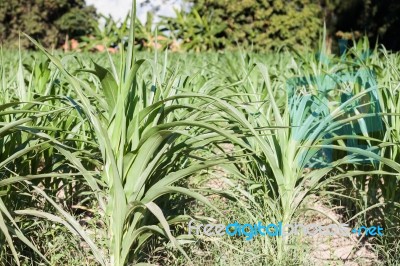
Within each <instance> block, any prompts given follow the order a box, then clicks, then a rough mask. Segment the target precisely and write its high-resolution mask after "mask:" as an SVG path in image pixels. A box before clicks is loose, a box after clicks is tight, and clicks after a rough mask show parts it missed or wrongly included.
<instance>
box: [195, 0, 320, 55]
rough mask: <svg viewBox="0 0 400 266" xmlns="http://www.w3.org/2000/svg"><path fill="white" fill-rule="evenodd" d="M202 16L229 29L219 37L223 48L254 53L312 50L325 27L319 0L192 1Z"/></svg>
mask: <svg viewBox="0 0 400 266" xmlns="http://www.w3.org/2000/svg"><path fill="white" fill-rule="evenodd" d="M189 2H191V3H192V4H193V9H195V10H196V11H197V12H198V13H199V15H200V16H201V17H206V18H207V20H208V21H211V22H212V23H213V24H215V25H224V24H226V25H227V27H226V28H225V29H224V31H223V32H222V33H218V38H221V39H222V40H223V41H222V42H221V43H224V44H226V46H225V47H223V48H236V47H237V45H239V46H243V47H250V46H252V47H253V48H254V50H266V49H276V48H280V47H282V46H284V45H292V46H294V47H295V48H304V47H313V46H314V45H315V44H316V43H317V40H318V32H319V31H320V30H321V27H322V20H321V14H322V13H321V12H322V9H321V6H320V4H319V0H291V1H288V0H243V1H235V2H232V1H230V0H190V1H189Z"/></svg>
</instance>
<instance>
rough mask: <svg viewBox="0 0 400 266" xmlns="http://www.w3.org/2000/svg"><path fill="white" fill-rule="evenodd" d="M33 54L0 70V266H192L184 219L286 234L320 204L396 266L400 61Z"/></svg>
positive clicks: (271, 253) (7, 61)
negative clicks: (284, 229) (372, 230)
mask: <svg viewBox="0 0 400 266" xmlns="http://www.w3.org/2000/svg"><path fill="white" fill-rule="evenodd" d="M26 38H28V37H26ZM31 41H32V42H34V43H36V42H35V41H34V40H31ZM37 45H38V47H39V48H40V45H39V44H37ZM40 49H41V51H40V52H35V53H26V52H18V51H17V52H13V51H2V52H1V56H0V62H1V63H0V91H1V93H0V99H1V100H0V103H1V105H0V124H1V128H0V232H1V233H0V261H1V262H0V264H1V265H15V264H17V265H20V264H21V265H39V264H51V265H98V264H100V265H128V264H130V263H139V262H152V263H157V259H154V257H153V259H149V254H162V256H161V257H163V258H159V261H158V263H161V264H163V265H166V264H182V265H187V264H189V263H191V262H192V263H193V264H196V261H197V262H199V259H198V258H196V256H201V255H196V253H195V252H193V247H197V248H198V249H200V250H202V249H203V250H204V249H206V247H207V248H211V246H210V245H209V244H207V243H209V241H210V239H207V238H198V237H196V236H193V235H189V234H188V231H187V223H188V222H189V221H190V220H191V219H197V220H201V221H222V220H224V219H228V218H229V219H231V221H234V220H233V219H243V220H246V221H244V222H252V223H256V222H258V221H263V222H264V223H268V222H271V221H272V222H283V223H294V222H296V221H301V219H303V218H302V216H303V214H304V213H311V215H312V214H313V213H314V214H315V213H317V212H319V213H321V212H322V214H324V211H321V210H317V209H315V208H311V207H310V205H309V203H310V199H311V198H312V199H315V197H317V199H319V200H320V201H321V202H322V201H324V202H328V203H324V204H325V205H329V206H330V207H332V208H334V207H341V208H336V211H335V212H337V213H340V217H341V218H340V219H341V221H337V220H336V219H333V221H332V222H347V223H348V224H350V225H352V226H357V225H378V224H379V225H380V226H382V227H383V228H384V229H385V231H384V232H385V233H384V235H383V236H381V237H375V238H368V237H365V236H359V238H358V240H359V245H363V244H365V243H368V244H369V245H370V246H371V249H372V250H373V251H374V252H375V253H376V254H377V256H378V259H380V260H383V261H385V262H386V263H388V264H390V263H393V265H395V262H396V260H397V259H398V251H399V248H398V240H397V233H398V232H399V226H400V220H399V217H398V214H399V211H398V207H400V206H399V203H400V193H399V190H400V187H399V175H400V153H399V143H400V133H399V132H400V116H399V114H400V95H399V91H400V72H399V71H400V69H399V67H398V66H399V64H400V57H399V55H398V54H393V53H389V52H387V51H386V50H385V49H384V48H381V47H378V48H375V49H373V48H370V47H369V45H368V42H367V41H365V40H364V41H362V42H360V43H359V44H358V45H355V46H354V47H351V48H350V49H348V50H347V51H346V52H345V53H344V54H343V55H342V56H335V55H331V54H327V53H325V52H324V49H321V50H320V51H319V52H318V53H309V54H299V53H297V52H296V51H291V52H281V53H278V54H252V53H246V52H240V53H239V52H238V53H201V54H190V53H185V54H173V53H172V54H170V53H168V52H154V53H135V52H134V50H133V48H132V47H128V49H127V51H121V52H120V53H119V54H117V55H113V56H110V55H107V54H85V53H80V54H76V53H71V54H57V53H50V52H48V51H46V50H44V49H42V48H40ZM210 177H213V178H214V179H217V180H218V181H219V183H218V185H215V184H214V185H211V186H210V185H208V186H203V185H202V184H205V183H207V182H203V181H204V180H208V178H210ZM195 180H197V181H198V180H201V181H202V182H200V181H198V182H195ZM216 198H217V199H218V200H220V201H222V204H216V201H215V200H216ZM325 214H326V215H328V216H329V214H327V213H325ZM239 217H241V218H239ZM331 218H332V217H331ZM224 221H225V220H224ZM219 241H220V242H221V243H223V244H225V245H227V246H228V247H229V250H230V251H231V252H233V253H237V254H240V256H241V257H242V258H243V260H244V261H243V262H245V261H246V259H247V258H248V257H251V258H253V259H254V256H256V258H257V260H256V261H253V262H254V263H255V264H256V265H258V264H260V265H261V264H267V263H268V264H271V265H273V264H275V265H282V263H289V265H291V264H292V265H294V264H295V263H298V264H300V263H301V262H300V261H301V260H302V259H305V258H306V255H305V254H302V255H301V252H299V249H300V247H302V246H303V245H304V244H303V243H302V242H301V239H299V238H296V237H289V238H279V237H275V238H274V237H273V238H266V237H264V238H257V239H254V240H253V242H252V244H250V245H253V246H257V247H258V248H257V250H256V249H253V250H252V251H253V253H251V252H250V251H246V252H244V253H243V250H240V247H239V248H237V247H238V246H237V245H238V243H241V242H244V240H243V238H238V239H236V240H234V239H226V238H225V239H220V240H219ZM232 241H233V242H232ZM235 241H236V242H235ZM256 243H257V244H256ZM235 245H236V247H235ZM235 248H236V249H238V250H235ZM152 252H155V253H152ZM215 252H216V251H215ZM241 252H242V253H241ZM249 254H250V255H249ZM209 256H211V259H210V260H209V264H212V265H213V264H218V263H222V264H221V265H223V264H224V263H223V262H221V261H219V260H218V258H220V256H221V254H217V253H212V252H211V255H209ZM396 256H397V257H396ZM166 257H168V258H167V260H165V259H166ZM163 259H164V260H163ZM160 261H161V262H160ZM210 261H211V262H210ZM231 263H234V262H231ZM257 263H258V264H257ZM303 263H304V262H303Z"/></svg>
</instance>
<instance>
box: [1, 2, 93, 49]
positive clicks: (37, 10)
mask: <svg viewBox="0 0 400 266" xmlns="http://www.w3.org/2000/svg"><path fill="white" fill-rule="evenodd" d="M92 19H96V10H95V8H94V7H93V6H86V4H85V1H84V0H28V1H21V0H7V1H4V0H2V1H0V43H2V45H5V46H11V47H13V46H14V47H15V46H17V45H18V40H19V32H20V31H23V32H25V33H27V34H29V35H30V36H32V37H33V38H35V39H38V40H40V41H41V42H42V43H43V44H44V45H46V46H47V47H51V46H58V45H59V44H60V43H61V42H62V41H63V40H64V38H65V35H66V34H68V35H69V36H70V37H79V36H82V35H86V34H89V33H91V32H92V31H93V27H92V26H91V24H90V23H88V21H90V20H92ZM21 45H22V47H25V48H29V47H32V43H30V42H28V40H26V38H22V39H21Z"/></svg>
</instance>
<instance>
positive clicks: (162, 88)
mask: <svg viewBox="0 0 400 266" xmlns="http://www.w3.org/2000/svg"><path fill="white" fill-rule="evenodd" d="M133 10H135V4H134V6H133ZM134 12H135V11H134ZM134 18H135V15H133V16H131V27H130V36H129V46H128V50H127V52H126V53H124V52H123V53H122V54H121V63H120V69H119V71H117V70H116V67H115V65H114V63H113V61H112V60H111V59H110V64H111V71H109V70H107V69H105V68H103V67H101V66H100V65H97V64H94V66H95V68H94V70H83V71H84V72H89V73H92V74H94V75H95V76H96V77H97V78H98V80H99V82H98V83H97V85H96V84H93V83H88V82H87V81H86V80H84V79H80V78H79V76H77V75H73V74H72V73H69V71H68V70H66V68H65V67H64V66H63V65H62V62H61V61H60V60H59V59H58V58H57V57H55V56H53V55H51V54H50V53H48V52H47V51H46V50H45V49H43V48H42V47H41V46H40V45H39V44H38V43H37V42H36V41H34V40H33V39H31V41H32V42H34V43H35V44H36V45H37V46H38V47H39V48H40V49H41V50H42V52H43V53H45V54H46V56H47V57H48V58H49V59H50V60H51V62H52V63H53V64H54V65H55V66H56V67H57V68H58V69H59V71H60V72H61V73H62V74H63V75H64V77H65V79H66V81H67V82H68V83H69V85H70V86H71V87H72V88H73V89H74V92H75V93H76V95H77V98H78V100H77V101H76V105H78V106H79V108H80V109H81V110H82V111H83V114H84V117H85V118H87V119H88V121H89V122H90V124H91V126H92V127H93V133H94V135H95V138H96V141H97V142H98V145H99V149H100V151H101V154H102V158H103V162H104V166H103V169H101V172H102V174H101V180H97V179H96V176H95V175H93V174H92V173H90V172H88V171H87V170H86V169H85V168H84V167H83V166H82V164H81V163H80V160H79V159H78V158H77V157H75V156H74V155H73V154H72V153H71V152H69V151H68V150H67V149H65V148H63V147H61V146H60V145H58V144H56V149H58V150H59V151H60V152H61V153H63V154H64V155H65V156H66V157H67V159H68V160H70V162H71V163H72V164H73V165H74V166H75V167H76V168H77V169H78V170H79V171H81V173H82V175H83V176H84V177H85V179H86V180H87V182H88V184H89V185H90V187H91V188H92V189H93V190H94V192H95V193H96V195H97V196H98V201H99V207H100V209H102V210H103V211H104V212H105V215H104V218H105V223H106V227H107V234H108V236H107V237H108V238H109V243H108V251H106V252H102V251H100V249H99V248H98V247H96V246H95V245H94V241H90V240H88V238H87V235H86V234H85V233H84V232H82V229H81V228H80V227H79V225H78V224H77V222H76V221H73V218H72V217H71V215H69V214H68V213H66V212H65V211H63V210H62V209H61V208H60V207H59V206H57V205H56V204H55V202H54V201H52V200H51V199H50V198H49V197H47V196H46V195H45V193H44V192H40V194H42V195H43V196H44V197H45V198H46V199H47V200H48V201H50V202H51V203H52V204H54V206H55V207H56V208H57V209H58V210H59V211H60V213H61V214H62V215H63V216H64V217H63V218H64V219H66V220H67V221H68V222H69V223H70V225H71V226H72V228H74V230H75V231H77V232H79V233H80V234H81V236H82V237H84V239H85V240H88V241H90V242H89V245H90V246H91V248H92V251H93V254H94V255H95V257H96V259H97V260H98V262H99V263H101V264H102V265H126V264H127V263H128V262H132V261H133V262H138V260H140V255H141V250H142V249H143V247H144V244H145V243H146V241H147V240H149V239H150V238H151V237H152V236H153V235H154V234H160V235H163V236H165V237H167V238H168V239H169V240H170V241H171V242H172V244H173V245H174V246H175V247H177V248H178V249H180V250H181V251H182V252H183V253H184V251H183V249H182V248H181V247H180V245H179V243H178V241H177V240H176V238H175V237H173V235H172V234H171V227H170V226H171V224H175V223H179V222H183V221H186V220H187V219H188V216H173V215H168V216H167V215H166V213H167V212H168V208H171V206H168V205H167V206H166V207H164V208H163V209H162V208H161V207H160V204H161V203H162V204H164V205H165V202H160V201H161V200H164V201H165V199H167V200H168V197H167V198H165V195H169V194H182V195H186V196H189V197H192V198H194V199H197V200H200V201H202V202H203V203H205V204H208V205H209V206H210V207H212V206H211V204H210V203H209V201H208V200H207V198H206V197H204V196H202V195H201V194H199V193H197V192H195V191H193V190H189V189H187V188H185V187H183V186H179V185H177V183H178V184H179V181H180V180H182V179H183V178H185V177H188V176H190V175H192V174H193V173H195V172H197V171H199V170H202V169H207V168H210V167H213V166H216V165H220V164H223V163H226V162H228V159H227V158H226V156H224V155H220V156H217V157H213V158H212V160H206V159H202V158H198V157H195V159H191V160H189V158H187V156H190V151H191V150H196V149H198V148H199V147H204V146H207V145H209V144H211V143H213V142H214V141H220V140H221V136H222V137H226V138H228V139H229V138H230V139H231V140H232V141H237V142H240V143H242V144H243V145H244V143H243V142H242V141H240V139H238V138H236V137H234V136H230V135H229V134H230V133H232V132H231V131H229V130H226V129H224V128H221V127H220V126H217V123H220V122H221V121H220V119H219V117H220V116H218V112H220V111H221V110H224V109H226V108H228V107H229V106H228V107H227V105H226V104H224V103H223V102H222V101H220V100H219V99H218V98H214V97H212V96H207V95H202V94H196V93H177V91H176V89H175V87H174V86H175V85H178V84H180V83H179V82H175V74H174V73H172V74H171V76H169V77H168V76H167V75H166V63H167V62H166V61H165V64H164V68H163V69H162V74H161V75H159V74H158V63H157V61H155V62H151V61H150V62H147V61H146V60H138V61H135V59H134V47H133V43H134ZM28 38H29V37H28ZM147 64H149V65H150V67H151V68H150V69H151V71H152V73H153V74H152V75H153V78H152V79H153V80H152V81H151V84H150V85H151V86H148V82H146V81H145V80H143V78H142V77H141V76H140V74H139V73H140V72H139V71H140V68H143V67H145V66H146V65H147ZM164 84H166V85H164ZM98 92H99V93H98ZM103 97H104V98H103ZM196 99H199V100H198V101H196ZM78 101H79V103H78ZM74 102H75V101H74ZM215 102H217V103H218V104H214V103H215ZM189 104H190V105H189ZM77 108H78V107H77ZM214 121H215V122H214ZM219 125H220V124H219ZM182 159H183V160H182ZM177 162H183V163H179V164H177ZM98 183H99V184H101V185H97V184H98ZM216 211H217V210H216ZM184 254H185V253H184ZM187 259H189V258H187Z"/></svg>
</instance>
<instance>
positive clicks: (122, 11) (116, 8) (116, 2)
mask: <svg viewBox="0 0 400 266" xmlns="http://www.w3.org/2000/svg"><path fill="white" fill-rule="evenodd" d="M142 2H144V0H137V1H136V3H137V11H136V12H137V16H138V18H139V19H140V21H142V22H144V21H146V14H147V11H149V10H150V8H149V7H141V6H140V4H141V3H142ZM86 3H87V4H88V5H94V6H95V7H96V9H97V11H98V12H99V13H101V14H103V15H106V16H108V15H111V16H112V17H113V19H114V20H121V21H122V20H123V19H124V18H125V17H126V15H127V14H128V13H129V11H130V10H131V7H132V1H131V0H86ZM151 4H152V5H153V6H160V10H159V11H158V12H157V15H161V16H169V17H171V16H172V17H173V16H175V12H174V7H175V8H178V9H180V6H179V5H178V4H175V5H173V4H168V3H167V4H164V3H163V1H162V0H152V1H151Z"/></svg>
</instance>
